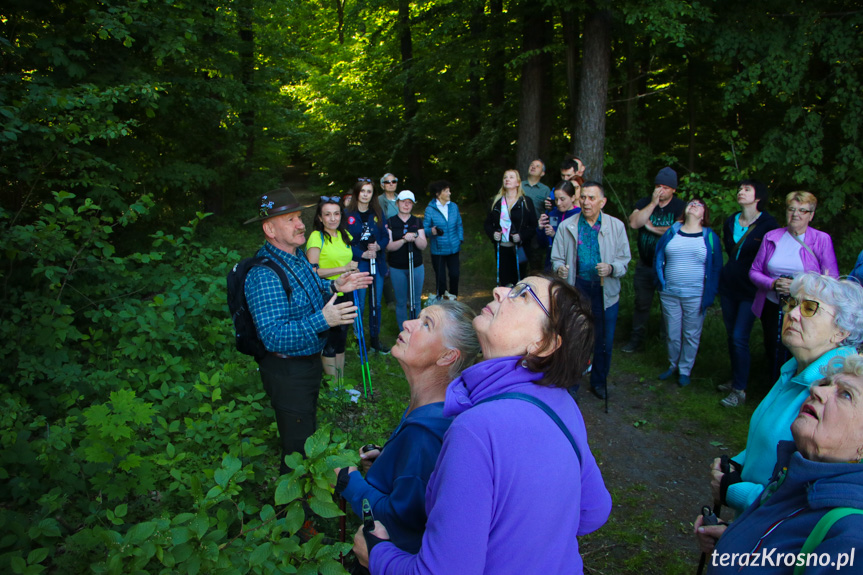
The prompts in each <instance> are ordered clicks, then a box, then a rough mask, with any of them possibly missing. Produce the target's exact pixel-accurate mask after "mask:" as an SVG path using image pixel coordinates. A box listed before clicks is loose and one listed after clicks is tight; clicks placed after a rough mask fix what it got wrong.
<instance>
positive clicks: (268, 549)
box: [249, 541, 273, 566]
mask: <svg viewBox="0 0 863 575" xmlns="http://www.w3.org/2000/svg"><path fill="white" fill-rule="evenodd" d="M272 549H273V544H272V543H271V542H269V541H267V542H266V543H264V544H262V545H259V546H258V547H257V548H256V549H255V550H254V551H252V554H251V555H249V564H250V565H252V566H256V565H261V564H262V563H263V562H264V561H266V560H267V558H268V557H269V556H270V554H271V553H272Z"/></svg>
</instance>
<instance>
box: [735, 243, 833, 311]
mask: <svg viewBox="0 0 863 575" xmlns="http://www.w3.org/2000/svg"><path fill="white" fill-rule="evenodd" d="M785 232H786V228H777V229H775V230H771V231H769V232H767V233H766V234H764V241H762V242H761V247H760V248H759V249H758V255H756V256H755V261H753V262H752V268H751V269H750V270H749V279H750V280H751V281H752V283H753V284H754V285H755V287H756V288H757V289H758V292H757V293H756V294H755V301H754V302H753V303H752V313H754V314H755V315H756V316H758V317H761V310H763V309H764V300H765V299H766V298H767V292H769V291H770V289H771V286H772V285H773V280H775V279H776V278H772V277H770V276H769V275H767V262H769V261H770V258H772V257H773V252H775V251H776V244H777V242H779V238H781V237H782V234H784V233H785ZM804 241H805V242H806V245H807V246H809V247H810V248H812V251H813V253H814V254H815V256H816V257H817V258H818V259H815V258H813V257H812V255H810V253H809V250H807V249H806V248H804V247H803V246H800V259H802V260H803V269H804V270H805V271H807V272H818V273H820V274H826V275H829V276H833V277H834V278H838V277H839V266H838V265H837V264H836V254H835V253H834V251H833V240H831V239H830V234H828V233H825V232H820V231H818V230H816V229H815V228H812V227H810V228H807V230H806V236H805V238H804Z"/></svg>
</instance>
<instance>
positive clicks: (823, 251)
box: [817, 232, 839, 278]
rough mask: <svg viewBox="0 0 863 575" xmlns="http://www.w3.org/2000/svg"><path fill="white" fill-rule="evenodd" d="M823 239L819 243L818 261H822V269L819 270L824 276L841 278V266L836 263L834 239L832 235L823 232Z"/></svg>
mask: <svg viewBox="0 0 863 575" xmlns="http://www.w3.org/2000/svg"><path fill="white" fill-rule="evenodd" d="M820 236H821V238H820V240H821V241H819V242H818V248H819V249H818V252H817V253H818V259H819V260H820V261H821V269H820V270H818V271H820V272H821V273H823V274H827V275H829V276H831V277H834V278H838V277H839V265H838V264H837V263H836V252H835V251H834V249H833V239H832V238H831V237H830V234H828V233H825V232H821V234H820Z"/></svg>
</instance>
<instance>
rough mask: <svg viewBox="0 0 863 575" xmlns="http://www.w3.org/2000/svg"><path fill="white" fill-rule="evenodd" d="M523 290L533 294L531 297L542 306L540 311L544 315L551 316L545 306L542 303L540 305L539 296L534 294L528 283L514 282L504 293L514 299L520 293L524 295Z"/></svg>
mask: <svg viewBox="0 0 863 575" xmlns="http://www.w3.org/2000/svg"><path fill="white" fill-rule="evenodd" d="M524 292H528V293H530V295H532V296H533V299H534V300H536V303H538V304H539V307H541V308H542V311H544V312H545V315H547V316H548V317H551V314H550V313H548V310H547V309H546V308H545V306H544V305H542V302H541V301H540V300H539V296H538V295H536V292H535V291H533V288H532V287H530V284H526V283H517V284H515V285H514V286H512V289H511V290H509V293H508V294H507V295H506V297H508V298H511V299H515V298H517V297H518V296H520V295H524Z"/></svg>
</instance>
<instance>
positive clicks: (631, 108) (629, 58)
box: [615, 37, 641, 165]
mask: <svg viewBox="0 0 863 575" xmlns="http://www.w3.org/2000/svg"><path fill="white" fill-rule="evenodd" d="M623 43H624V50H625V52H626V84H624V86H623V89H622V90H621V91H620V98H621V99H622V100H623V106H622V108H623V114H621V116H620V133H621V134H623V145H622V146H621V157H620V161H621V162H623V165H628V164H629V161H630V158H631V157H632V143H633V139H634V138H636V137H637V134H636V133H635V131H634V127H635V122H636V120H637V118H638V110H639V108H638V82H639V78H638V76H639V73H640V65H641V62H640V61H637V60H636V56H635V47H634V46H633V38H631V37H626V38H624V40H623ZM615 159H617V158H615Z"/></svg>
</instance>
